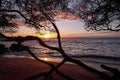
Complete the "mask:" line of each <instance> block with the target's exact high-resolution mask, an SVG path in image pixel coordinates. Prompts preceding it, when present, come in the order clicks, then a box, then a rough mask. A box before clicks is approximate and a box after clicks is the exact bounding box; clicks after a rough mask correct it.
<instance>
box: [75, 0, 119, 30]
mask: <svg viewBox="0 0 120 80" xmlns="http://www.w3.org/2000/svg"><path fill="white" fill-rule="evenodd" d="M78 1H79V2H78ZM78 1H76V4H77V5H76V4H75V5H74V6H73V10H74V13H75V14H76V15H78V16H80V19H83V20H84V21H85V22H86V30H88V31H89V30H95V31H102V30H103V31H120V5H119V4H120V1H119V0H78Z"/></svg>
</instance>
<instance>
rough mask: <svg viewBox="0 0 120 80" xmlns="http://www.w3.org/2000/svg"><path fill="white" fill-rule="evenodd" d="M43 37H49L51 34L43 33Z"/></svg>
mask: <svg viewBox="0 0 120 80" xmlns="http://www.w3.org/2000/svg"><path fill="white" fill-rule="evenodd" d="M43 37H44V38H51V37H52V35H51V34H50V33H45V35H43Z"/></svg>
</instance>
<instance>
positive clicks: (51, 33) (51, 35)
mask: <svg viewBox="0 0 120 80" xmlns="http://www.w3.org/2000/svg"><path fill="white" fill-rule="evenodd" d="M40 37H42V38H46V39H49V38H56V33H53V32H50V31H46V32H45V33H44V35H41V36H40Z"/></svg>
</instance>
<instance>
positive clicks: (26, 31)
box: [11, 20, 120, 38]
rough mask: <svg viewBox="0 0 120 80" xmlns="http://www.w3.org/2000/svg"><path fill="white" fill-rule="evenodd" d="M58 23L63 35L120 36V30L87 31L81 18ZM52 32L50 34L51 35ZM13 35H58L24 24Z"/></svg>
mask: <svg viewBox="0 0 120 80" xmlns="http://www.w3.org/2000/svg"><path fill="white" fill-rule="evenodd" d="M56 25H57V27H58V29H59V31H60V34H61V36H62V37H87V38H89V37H90V38H91V37H95V38H96V37H120V32H96V31H89V32H88V31H86V30H85V28H84V27H85V26H84V23H83V22H81V21H80V20H62V21H56ZM49 34H50V35H49ZM11 35H12V36H16V35H20V36H27V35H34V36H38V37H45V36H47V37H56V34H55V33H52V32H46V33H45V34H44V35H40V34H36V32H35V29H34V28H27V27H25V26H24V25H22V26H20V30H19V32H18V33H16V34H11Z"/></svg>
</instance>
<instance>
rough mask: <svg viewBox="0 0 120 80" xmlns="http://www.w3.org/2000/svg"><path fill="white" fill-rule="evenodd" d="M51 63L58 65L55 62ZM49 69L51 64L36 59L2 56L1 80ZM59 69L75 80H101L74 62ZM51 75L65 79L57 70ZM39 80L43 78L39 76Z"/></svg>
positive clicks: (20, 78)
mask: <svg viewBox="0 0 120 80" xmlns="http://www.w3.org/2000/svg"><path fill="white" fill-rule="evenodd" d="M50 63H54V64H55V65H57V63H55V62H50ZM49 69H50V67H49V66H47V65H46V64H43V63H40V62H38V61H36V60H34V59H29V58H6V57H0V80H25V79H27V78H29V77H30V76H33V75H36V74H38V73H42V72H46V71H48V70H49ZM59 70H60V71H61V72H64V73H65V74H66V75H68V76H70V77H71V78H73V79H74V80H101V79H99V77H98V76H96V75H95V74H93V73H90V72H88V71H86V70H85V69H83V68H80V67H78V66H76V65H73V64H64V65H63V66H61V67H60V68H59ZM51 76H52V78H53V79H49V80H65V79H64V78H61V77H60V76H59V75H57V74H56V73H55V72H54V73H52V75H51ZM37 80H43V79H42V78H38V79H37Z"/></svg>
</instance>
